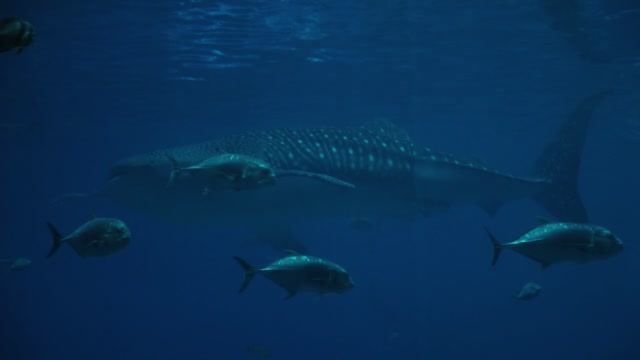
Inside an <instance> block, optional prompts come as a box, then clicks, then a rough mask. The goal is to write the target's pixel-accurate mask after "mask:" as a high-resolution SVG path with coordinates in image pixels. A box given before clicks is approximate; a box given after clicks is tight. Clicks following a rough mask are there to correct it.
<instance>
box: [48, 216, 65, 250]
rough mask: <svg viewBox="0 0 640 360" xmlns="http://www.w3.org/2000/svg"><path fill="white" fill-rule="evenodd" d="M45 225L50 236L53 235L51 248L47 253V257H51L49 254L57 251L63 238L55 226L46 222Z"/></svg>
mask: <svg viewBox="0 0 640 360" xmlns="http://www.w3.org/2000/svg"><path fill="white" fill-rule="evenodd" d="M47 226H48V227H49V230H50V231H51V236H52V237H53V245H52V246H51V250H49V254H48V255H47V257H51V255H53V254H54V253H55V252H56V251H58V249H59V248H60V245H62V241H63V240H62V235H60V232H59V231H58V229H56V227H55V226H53V224H51V223H47Z"/></svg>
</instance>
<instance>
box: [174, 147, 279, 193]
mask: <svg viewBox="0 0 640 360" xmlns="http://www.w3.org/2000/svg"><path fill="white" fill-rule="evenodd" d="M167 158H168V159H169V160H170V161H171V166H172V169H171V174H170V176H169V183H168V184H167V185H168V186H170V185H171V184H172V183H173V182H174V181H175V179H176V177H177V176H178V175H179V174H180V173H181V172H188V173H190V174H191V175H192V176H193V177H195V178H196V179H199V180H201V181H203V183H204V184H205V192H206V193H208V189H209V188H210V187H214V188H217V189H224V188H226V187H228V188H231V189H233V190H236V191H238V190H246V189H255V188H259V187H262V186H268V185H273V184H275V183H276V174H275V173H274V171H273V169H272V168H271V166H269V164H267V163H266V162H265V161H263V160H261V159H257V158H254V157H251V156H246V155H239V154H227V153H225V154H220V155H215V156H213V157H210V158H208V159H206V160H204V161H202V162H201V163H199V164H196V165H192V166H187V167H180V165H179V164H178V161H177V160H176V159H174V158H173V157H171V156H170V155H167Z"/></svg>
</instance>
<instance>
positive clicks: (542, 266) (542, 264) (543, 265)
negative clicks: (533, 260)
mask: <svg viewBox="0 0 640 360" xmlns="http://www.w3.org/2000/svg"><path fill="white" fill-rule="evenodd" d="M539 263H540V271H544V270H547V269H548V268H549V266H551V263H548V262H542V261H539Z"/></svg>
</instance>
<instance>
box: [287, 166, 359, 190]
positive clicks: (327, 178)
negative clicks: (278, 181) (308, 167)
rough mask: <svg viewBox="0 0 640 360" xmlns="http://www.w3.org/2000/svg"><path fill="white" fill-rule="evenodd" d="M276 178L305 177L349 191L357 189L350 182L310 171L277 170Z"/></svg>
mask: <svg viewBox="0 0 640 360" xmlns="http://www.w3.org/2000/svg"><path fill="white" fill-rule="evenodd" d="M275 173H276V176H277V177H284V176H303V177H309V178H312V179H316V180H320V181H324V182H326V183H329V184H332V185H337V186H341V187H346V188H349V189H355V187H356V186H355V185H353V184H352V183H350V182H347V181H344V180H340V179H338V178H335V177H333V176H330V175H327V174H320V173H314V172H310V171H302V170H276V172H275Z"/></svg>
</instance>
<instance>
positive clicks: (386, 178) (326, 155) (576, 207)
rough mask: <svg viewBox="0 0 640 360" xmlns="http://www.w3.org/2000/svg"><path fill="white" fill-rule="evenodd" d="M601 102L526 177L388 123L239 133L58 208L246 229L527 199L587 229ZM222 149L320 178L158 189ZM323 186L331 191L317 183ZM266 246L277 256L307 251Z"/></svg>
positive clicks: (154, 155)
mask: <svg viewBox="0 0 640 360" xmlns="http://www.w3.org/2000/svg"><path fill="white" fill-rule="evenodd" d="M608 94H609V92H600V93H596V94H593V95H591V96H589V97H587V98H585V99H583V100H582V101H581V102H580V103H579V104H577V106H575V108H574V109H573V110H572V111H571V112H570V113H569V114H568V116H567V117H566V119H565V120H564V122H563V124H562V125H561V126H560V128H559V129H558V130H557V131H556V133H555V135H554V136H553V137H552V138H551V139H550V141H549V142H548V143H547V144H546V146H545V147H544V149H543V151H542V153H541V154H540V156H539V157H538V159H537V160H536V162H535V164H534V166H533V169H532V171H531V172H530V174H528V175H526V176H516V175H511V174H509V173H506V172H503V171H499V170H497V169H493V168H490V167H488V166H487V165H486V164H485V163H484V162H482V161H477V160H465V159H462V158H459V157H455V156H453V155H449V154H446V153H443V152H439V151H435V150H432V149H428V148H424V147H420V146H417V145H416V144H415V143H414V142H413V140H412V139H411V137H410V136H409V135H408V134H407V132H406V131H404V130H403V129H401V128H400V127H398V126H397V125H395V124H394V123H392V122H389V121H374V122H370V123H366V124H363V125H361V126H352V127H317V128H281V129H268V130H256V131H247V132H244V133H239V134H235V135H231V136H226V137H221V138H218V139H215V140H211V141H207V142H202V143H198V144H192V145H186V146H178V147H173V148H166V149H160V150H156V151H151V152H148V153H144V154H139V155H134V156H131V157H128V158H125V159H123V160H121V161H119V162H117V163H116V164H115V165H113V166H112V168H111V169H110V172H109V176H108V181H107V183H106V185H105V186H104V187H102V188H100V189H99V190H97V191H95V192H93V193H90V194H86V195H80V194H69V195H67V196H65V197H64V199H68V198H73V197H87V196H89V197H106V198H109V199H111V200H113V201H115V202H116V203H117V204H120V205H122V206H125V207H127V208H130V209H133V210H135V211H138V212H140V213H143V214H148V215H150V216H154V217H157V218H160V219H164V220H166V221H170V222H173V223H180V224H204V225H210V226H241V227H249V228H254V229H264V228H265V227H270V226H280V225H282V224H292V223H295V222H298V221H303V220H313V219H322V218H333V217H341V216H344V217H350V218H353V217H367V216H389V217H394V218H402V219H409V220H414V219H416V218H419V217H421V216H428V215H430V214H433V213H436V212H442V211H445V210H446V209H448V208H449V207H451V206H454V205H460V204H473V205H477V206H480V207H481V208H483V209H485V210H486V211H487V212H488V213H489V214H491V215H493V214H495V213H496V212H497V211H498V209H499V208H500V206H501V205H502V204H504V203H507V202H510V201H515V200H519V199H525V198H533V199H535V200H536V201H537V202H538V203H540V204H541V205H542V206H543V207H544V208H545V209H546V210H547V211H548V212H549V213H550V214H551V215H553V216H555V217H556V218H558V219H560V220H562V221H574V222H587V221H588V215H587V211H586V209H585V207H584V205H583V202H582V200H581V197H580V194H579V193H578V190H577V181H578V172H579V168H580V161H581V154H582V150H583V147H584V143H585V138H586V135H587V130H588V127H589V123H590V119H591V117H592V115H593V113H594V111H595V109H596V108H597V106H598V105H599V104H600V103H601V101H602V100H603V99H604V98H605V97H606V96H607V95H608ZM221 149H222V150H223V151H225V152H227V153H233V154H240V155H245V156H251V157H254V158H257V159H261V160H263V161H265V162H266V163H268V164H269V165H270V166H271V167H272V168H273V169H274V170H275V171H276V173H278V172H283V173H293V174H295V173H301V174H317V175H318V176H286V177H282V178H278V180H277V183H276V184H275V185H273V186H268V187H263V188H260V189H255V190H252V191H240V192H239V191H229V190H228V189H219V190H216V189H210V190H211V191H209V193H208V194H207V196H203V194H202V184H199V183H198V179H197V178H196V177H187V176H185V177H181V179H180V181H176V182H175V184H172V186H171V187H167V186H166V183H167V179H168V177H169V174H170V173H171V171H172V166H179V167H182V168H184V167H188V166H193V165H196V164H198V163H201V162H202V161H204V160H206V159H208V158H210V157H211V156H213V155H214V154H216V153H218V152H219V151H220V150H221ZM169 159H173V160H172V161H175V164H172V163H171V162H172V161H170V160H169ZM326 178H330V179H332V181H322V180H320V179H326ZM344 183H346V184H353V186H341V184H344ZM277 237H278V236H272V238H277ZM274 241H275V243H274V244H272V245H274V246H276V247H280V248H282V247H286V248H293V249H294V250H299V251H300V250H303V251H304V250H306V249H304V248H302V249H301V248H300V247H301V246H297V247H296V246H294V245H296V244H291V243H285V244H283V243H278V240H274ZM298 245H299V244H298Z"/></svg>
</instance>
